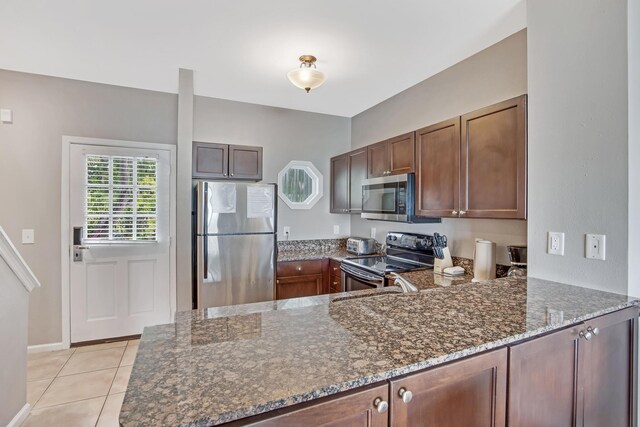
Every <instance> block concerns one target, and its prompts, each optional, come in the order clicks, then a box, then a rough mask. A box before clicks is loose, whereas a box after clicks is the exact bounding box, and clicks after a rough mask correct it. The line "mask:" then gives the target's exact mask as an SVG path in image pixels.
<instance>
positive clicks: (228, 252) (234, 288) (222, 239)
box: [197, 234, 276, 308]
mask: <svg viewBox="0 0 640 427" xmlns="http://www.w3.org/2000/svg"><path fill="white" fill-rule="evenodd" d="M275 247H276V236H275V235H274V234H251V235H235V236H208V237H207V236H198V237H197V258H198V259H197V265H198V268H197V307H198V308H206V307H219V306H224V305H235V304H247V303H252V302H261V301H271V300H273V299H274V288H273V287H274V283H275Z"/></svg>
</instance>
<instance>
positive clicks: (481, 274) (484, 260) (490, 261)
mask: <svg viewBox="0 0 640 427" xmlns="http://www.w3.org/2000/svg"><path fill="white" fill-rule="evenodd" d="M495 278H496V244H495V243H494V242H492V241H490V240H483V239H476V247H475V250H474V255H473V281H474V282H482V281H484V280H489V279H495Z"/></svg>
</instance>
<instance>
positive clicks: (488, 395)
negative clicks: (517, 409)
mask: <svg viewBox="0 0 640 427" xmlns="http://www.w3.org/2000/svg"><path fill="white" fill-rule="evenodd" d="M390 393H391V425H393V426H440V427H467V426H488V427H489V426H490V427H497V426H504V425H505V412H506V394H507V350H506V349H500V350H496V351H492V352H490V353H485V354H482V355H479V356H474V357H471V358H469V359H465V360H461V361H458V362H453V363H451V364H448V365H444V366H441V367H436V368H434V369H431V370H428V371H425V372H421V373H418V374H414V375H410V376H408V377H406V378H402V379H399V380H394V381H391V389H390ZM408 393H411V394H412V397H411V399H408V396H407V394H408Z"/></svg>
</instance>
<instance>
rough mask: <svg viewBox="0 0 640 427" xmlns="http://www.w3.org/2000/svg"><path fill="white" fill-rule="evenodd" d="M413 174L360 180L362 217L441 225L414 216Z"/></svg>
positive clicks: (432, 220) (414, 191) (426, 218)
mask: <svg viewBox="0 0 640 427" xmlns="http://www.w3.org/2000/svg"><path fill="white" fill-rule="evenodd" d="M415 182H416V177H415V174H412V173H405V174H402V175H391V176H381V177H379V178H370V179H365V180H363V181H362V218H366V219H377V220H381V221H395V222H423V223H424V222H442V220H441V219H440V218H430V217H422V216H416V215H415V197H416V185H415Z"/></svg>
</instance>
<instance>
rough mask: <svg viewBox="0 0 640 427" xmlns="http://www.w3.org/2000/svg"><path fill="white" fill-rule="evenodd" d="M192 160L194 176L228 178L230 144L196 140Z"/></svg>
mask: <svg viewBox="0 0 640 427" xmlns="http://www.w3.org/2000/svg"><path fill="white" fill-rule="evenodd" d="M192 161H193V177H194V178H203V179H218V178H226V177H227V175H228V173H229V146H228V145H227V144H214V143H208V142H194V143H193V151H192Z"/></svg>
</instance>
